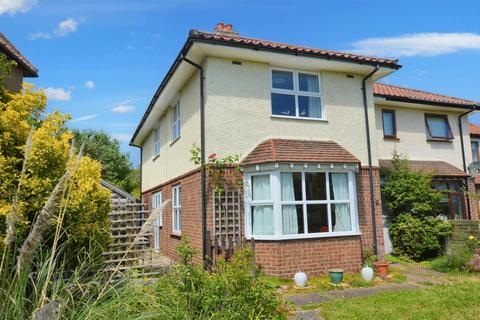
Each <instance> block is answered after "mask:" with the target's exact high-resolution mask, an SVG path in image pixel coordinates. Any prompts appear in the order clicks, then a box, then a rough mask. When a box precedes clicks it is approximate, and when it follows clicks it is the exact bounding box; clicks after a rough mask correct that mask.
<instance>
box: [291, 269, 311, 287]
mask: <svg viewBox="0 0 480 320" xmlns="http://www.w3.org/2000/svg"><path fill="white" fill-rule="evenodd" d="M307 279H308V277H307V274H306V273H305V272H301V271H300V272H297V273H295V275H294V276H293V281H295V285H296V286H297V287H300V288H303V287H305V286H306V285H307Z"/></svg>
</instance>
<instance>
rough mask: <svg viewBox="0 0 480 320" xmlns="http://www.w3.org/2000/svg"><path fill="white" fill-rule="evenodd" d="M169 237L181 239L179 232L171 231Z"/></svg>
mask: <svg viewBox="0 0 480 320" xmlns="http://www.w3.org/2000/svg"><path fill="white" fill-rule="evenodd" d="M170 238H174V239H181V238H182V233H181V232H172V233H171V234H170Z"/></svg>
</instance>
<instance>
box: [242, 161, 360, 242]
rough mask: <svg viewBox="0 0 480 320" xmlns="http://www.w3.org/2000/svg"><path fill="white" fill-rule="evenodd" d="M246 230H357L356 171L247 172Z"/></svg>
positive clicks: (305, 233)
mask: <svg viewBox="0 0 480 320" xmlns="http://www.w3.org/2000/svg"><path fill="white" fill-rule="evenodd" d="M245 179H246V190H245V209H246V230H247V232H246V235H247V238H248V237H254V238H255V239H266V240H267V239H295V238H309V237H323V236H335V235H352V234H357V233H358V227H357V214H356V200H355V189H354V186H355V183H354V179H355V178H354V173H353V172H351V171H345V172H341V171H339V172H336V171H286V170H275V171H269V172H258V173H257V172H252V173H248V174H246V177H245Z"/></svg>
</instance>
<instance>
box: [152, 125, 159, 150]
mask: <svg viewBox="0 0 480 320" xmlns="http://www.w3.org/2000/svg"><path fill="white" fill-rule="evenodd" d="M159 155H160V125H159V126H158V127H156V128H155V130H154V132H153V156H154V158H156V157H158V156H159Z"/></svg>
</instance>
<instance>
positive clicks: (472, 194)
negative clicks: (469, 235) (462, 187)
mask: <svg viewBox="0 0 480 320" xmlns="http://www.w3.org/2000/svg"><path fill="white" fill-rule="evenodd" d="M467 183H468V197H467V199H468V200H467V201H470V215H471V220H479V214H478V211H479V208H478V196H477V191H476V188H475V182H474V179H473V178H469V179H468V180H467Z"/></svg>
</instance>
